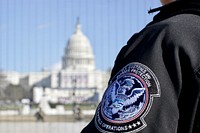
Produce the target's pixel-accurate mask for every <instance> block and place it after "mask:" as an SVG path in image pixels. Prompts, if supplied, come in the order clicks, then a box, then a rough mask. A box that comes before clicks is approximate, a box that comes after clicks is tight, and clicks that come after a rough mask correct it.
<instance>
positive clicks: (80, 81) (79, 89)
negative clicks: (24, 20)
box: [7, 22, 110, 103]
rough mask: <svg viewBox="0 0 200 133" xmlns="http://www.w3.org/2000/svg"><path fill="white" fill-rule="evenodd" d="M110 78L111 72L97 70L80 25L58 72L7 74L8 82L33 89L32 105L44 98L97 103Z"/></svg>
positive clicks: (67, 47)
mask: <svg viewBox="0 0 200 133" xmlns="http://www.w3.org/2000/svg"><path fill="white" fill-rule="evenodd" d="M13 74H14V77H13ZM109 76H110V72H104V71H101V70H97V69H96V66H95V57H94V54H93V49H92V46H91V44H90V41H89V40H88V38H87V37H86V36H85V35H84V34H83V32H82V31H81V25H80V23H79V22H77V24H76V27H75V32H74V33H73V34H72V35H71V37H70V38H69V40H68V42H67V46H66V48H65V50H64V55H63V57H62V68H61V69H59V70H45V71H41V72H30V73H28V74H19V73H17V72H7V80H8V81H10V82H11V83H13V84H20V85H21V86H23V87H24V88H26V89H32V92H33V101H34V102H35V103H39V102H40V100H41V99H42V97H43V96H44V95H45V97H47V98H48V99H49V101H50V102H52V103H72V102H97V101H98V100H99V98H100V97H101V96H102V93H103V91H104V90H105V87H106V85H107V81H108V78H109Z"/></svg>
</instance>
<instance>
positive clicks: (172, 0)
mask: <svg viewBox="0 0 200 133" xmlns="http://www.w3.org/2000/svg"><path fill="white" fill-rule="evenodd" d="M174 1H185V2H186V1H187V2H189V1H193V2H200V0H160V2H161V3H162V5H166V4H169V3H171V2H174Z"/></svg>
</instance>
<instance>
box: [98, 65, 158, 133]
mask: <svg viewBox="0 0 200 133" xmlns="http://www.w3.org/2000/svg"><path fill="white" fill-rule="evenodd" d="M159 96H160V88H159V83H158V80H157V78H156V76H155V75H154V74H153V72H152V71H151V70H150V69H149V68H148V67H146V66H145V65H143V64H140V63H130V64H128V65H127V66H125V67H124V68H123V69H122V70H120V71H119V72H118V73H117V75H116V76H114V78H113V79H112V80H111V81H110V84H109V86H108V88H107V90H106V91H105V93H104V96H103V99H102V101H101V104H100V105H99V106H98V108H97V111H96V115H95V125H96V127H97V129H98V130H100V131H101V132H132V131H134V132H137V131H140V130H142V129H143V128H144V127H146V123H145V121H144V117H145V116H146V115H147V113H148V111H149V109H150V107H151V105H152V102H153V97H159Z"/></svg>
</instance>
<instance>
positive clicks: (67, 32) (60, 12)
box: [0, 0, 160, 133]
mask: <svg viewBox="0 0 200 133" xmlns="http://www.w3.org/2000/svg"><path fill="white" fill-rule="evenodd" d="M159 6H160V2H159V0H0V132H2V133H27V132H29V133H36V132H37V133H79V132H80V131H81V129H82V128H83V127H84V126H86V125H87V123H88V122H89V121H90V120H91V119H92V117H93V116H94V113H95V109H96V107H97V106H98V103H99V102H100V100H101V98H102V95H103V92H104V91H105V89H106V87H107V82H108V80H109V77H110V72H111V70H112V67H113V65H114V61H115V58H116V56H117V54H118V52H119V50H120V49H121V48H122V47H123V46H124V45H126V42H127V41H128V39H129V38H130V37H131V36H132V35H133V34H134V33H136V32H139V31H140V30H141V29H142V28H143V27H145V25H146V24H148V23H149V22H150V21H151V20H152V19H153V16H154V15H155V13H154V14H148V13H147V12H148V10H150V9H151V8H156V7H159Z"/></svg>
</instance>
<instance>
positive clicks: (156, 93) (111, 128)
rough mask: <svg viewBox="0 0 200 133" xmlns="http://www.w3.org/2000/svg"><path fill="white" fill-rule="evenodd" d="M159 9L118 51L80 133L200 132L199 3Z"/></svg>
mask: <svg viewBox="0 0 200 133" xmlns="http://www.w3.org/2000/svg"><path fill="white" fill-rule="evenodd" d="M157 10H160V13H158V15H156V16H155V17H154V20H153V21H152V22H151V23H149V24H148V25H147V26H146V27H145V28H144V29H143V30H142V31H141V32H139V33H137V34H135V35H133V36H132V37H131V38H130V40H129V41H128V42H127V45H126V46H124V47H123V48H122V49H121V51H120V53H119V54H118V56H117V58H116V60H115V65H114V68H113V70H112V74H111V78H110V82H109V85H108V88H107V89H106V91H105V94H104V96H103V98H102V101H101V103H100V104H99V107H98V108H97V110H96V114H95V116H94V118H93V120H92V121H91V122H90V123H89V124H88V126H86V127H85V128H84V129H83V131H82V132H83V133H96V132H103V133H105V132H141V133H200V124H199V121H200V116H199V115H200V101H199V95H200V5H199V4H197V3H191V2H187V3H186V2H174V3H171V4H169V5H167V6H163V7H161V8H158V9H154V10H152V11H157ZM152 11H150V12H152Z"/></svg>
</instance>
